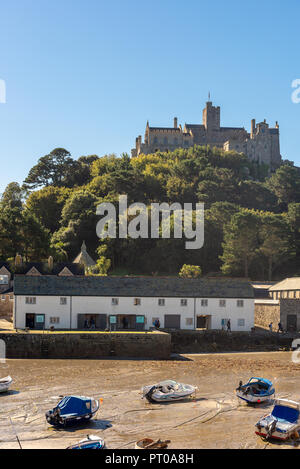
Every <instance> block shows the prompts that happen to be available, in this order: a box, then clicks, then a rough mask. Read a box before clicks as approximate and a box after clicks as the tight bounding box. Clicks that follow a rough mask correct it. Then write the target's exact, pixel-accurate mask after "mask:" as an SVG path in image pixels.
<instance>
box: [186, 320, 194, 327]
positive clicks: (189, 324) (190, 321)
mask: <svg viewBox="0 0 300 469" xmlns="http://www.w3.org/2000/svg"><path fill="white" fill-rule="evenodd" d="M193 323H194V320H193V318H186V320H185V324H186V325H187V326H192V325H193Z"/></svg>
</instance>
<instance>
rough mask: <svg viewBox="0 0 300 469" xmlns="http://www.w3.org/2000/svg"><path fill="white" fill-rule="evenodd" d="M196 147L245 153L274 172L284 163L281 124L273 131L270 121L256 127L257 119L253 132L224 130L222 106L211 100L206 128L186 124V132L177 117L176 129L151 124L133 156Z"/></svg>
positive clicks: (253, 122) (206, 109)
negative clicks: (280, 136)
mask: <svg viewBox="0 0 300 469" xmlns="http://www.w3.org/2000/svg"><path fill="white" fill-rule="evenodd" d="M193 145H210V146H211V147H219V148H222V149H223V150H225V151H230V150H234V151H237V152H238V153H244V154H245V155H247V156H248V158H250V159H251V160H253V161H257V162H259V163H266V164H267V165H268V166H269V167H270V170H274V169H276V168H277V167H278V166H279V165H280V163H281V155H280V144H279V125H278V122H276V125H275V128H271V127H269V125H268V124H267V123H266V120H264V122H260V123H259V124H257V125H256V122H255V119H253V120H252V121H251V131H250V133H248V132H247V130H245V128H244V127H221V126H220V107H219V106H218V107H216V106H213V104H212V102H211V101H208V102H207V103H206V107H205V109H204V110H203V123H202V125H201V124H185V125H184V128H183V129H182V127H181V125H179V126H178V123H177V117H175V118H174V127H150V126H149V122H147V126H146V131H145V139H144V143H142V137H141V135H140V136H139V137H137V138H136V146H135V148H133V149H132V150H131V154H132V156H133V157H135V156H138V155H139V154H140V153H144V154H149V153H155V152H157V151H172V150H175V149H176V148H189V147H191V146H193Z"/></svg>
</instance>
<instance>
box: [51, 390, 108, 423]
mask: <svg viewBox="0 0 300 469" xmlns="http://www.w3.org/2000/svg"><path fill="white" fill-rule="evenodd" d="M98 409H99V401H97V400H96V399H93V398H91V397H84V396H66V397H64V398H63V399H62V400H61V401H60V402H59V403H58V404H57V406H56V407H54V409H52V410H49V411H48V412H46V420H47V422H48V423H50V424H51V425H53V426H65V425H68V424H74V423H79V422H80V421H84V420H89V419H91V418H92V417H93V416H94V415H95V414H96V413H97V411H98Z"/></svg>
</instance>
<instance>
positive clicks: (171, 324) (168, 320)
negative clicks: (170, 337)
mask: <svg viewBox="0 0 300 469" xmlns="http://www.w3.org/2000/svg"><path fill="white" fill-rule="evenodd" d="M165 329H180V314H165Z"/></svg>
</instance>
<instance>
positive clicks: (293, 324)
mask: <svg viewBox="0 0 300 469" xmlns="http://www.w3.org/2000/svg"><path fill="white" fill-rule="evenodd" d="M286 324H287V326H286V328H287V330H288V331H290V332H295V331H297V315H296V314H288V315H287V323H286Z"/></svg>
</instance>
